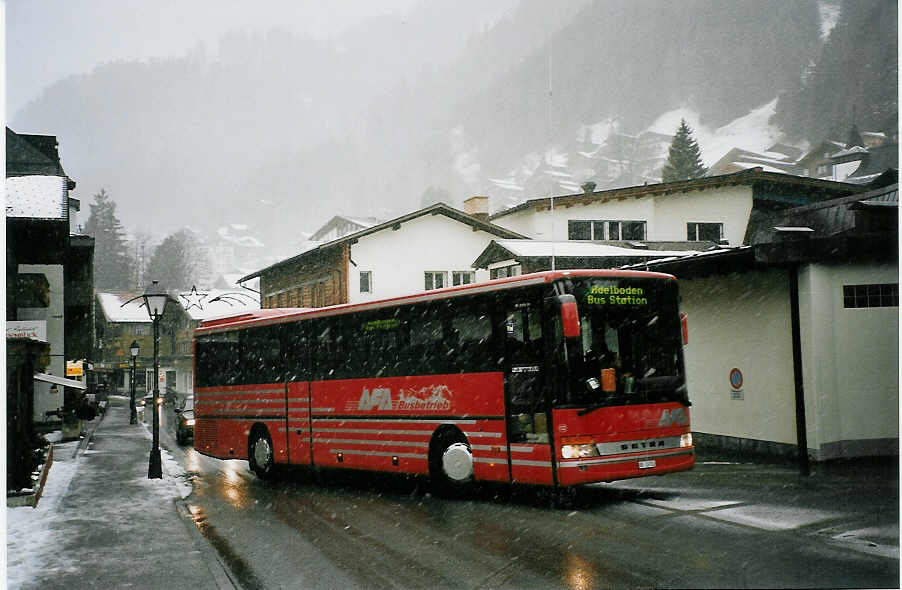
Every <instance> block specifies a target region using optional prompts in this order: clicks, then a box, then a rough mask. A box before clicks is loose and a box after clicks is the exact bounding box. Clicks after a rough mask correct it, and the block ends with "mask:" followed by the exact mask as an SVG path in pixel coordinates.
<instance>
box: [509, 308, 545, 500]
mask: <svg viewBox="0 0 902 590" xmlns="http://www.w3.org/2000/svg"><path fill="white" fill-rule="evenodd" d="M503 333H504V339H505V363H504V367H505V375H504V387H505V401H506V410H507V411H506V415H507V436H508V443H509V447H508V450H509V452H508V456H509V461H510V473H511V480H512V481H514V482H520V483H536V484H553V483H554V479H553V474H552V469H551V467H552V464H551V443H550V437H549V435H548V424H549V420H548V415H547V407H548V404H547V402H546V398H547V389H548V387H549V386H550V379H549V378H548V375H547V373H548V370H547V366H546V361H545V355H544V350H543V339H542V304H541V299H539V298H538V297H534V298H527V297H524V296H522V295H521V296H515V297H514V298H512V299H508V300H507V303H506V305H505V311H504V323H503Z"/></svg>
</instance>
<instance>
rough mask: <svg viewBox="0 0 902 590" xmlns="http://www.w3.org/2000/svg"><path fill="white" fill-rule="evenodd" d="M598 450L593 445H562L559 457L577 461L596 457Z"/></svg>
mask: <svg viewBox="0 0 902 590" xmlns="http://www.w3.org/2000/svg"><path fill="white" fill-rule="evenodd" d="M597 456H598V449H596V448H595V445H564V446H562V447H561V457H563V458H564V459H579V458H582V457H597Z"/></svg>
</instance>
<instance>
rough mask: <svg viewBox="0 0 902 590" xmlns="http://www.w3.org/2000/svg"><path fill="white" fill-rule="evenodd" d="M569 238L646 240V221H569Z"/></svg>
mask: <svg viewBox="0 0 902 590" xmlns="http://www.w3.org/2000/svg"><path fill="white" fill-rule="evenodd" d="M567 239H569V240H644V239H645V222H644V221H617V220H606V219H593V220H581V219H571V220H569V221H568V222H567Z"/></svg>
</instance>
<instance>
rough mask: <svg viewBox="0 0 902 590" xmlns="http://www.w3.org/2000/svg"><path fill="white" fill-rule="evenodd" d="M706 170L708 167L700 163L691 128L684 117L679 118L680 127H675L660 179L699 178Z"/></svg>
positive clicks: (666, 180) (667, 180) (668, 180)
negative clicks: (675, 130)
mask: <svg viewBox="0 0 902 590" xmlns="http://www.w3.org/2000/svg"><path fill="white" fill-rule="evenodd" d="M707 171H708V169H707V168H705V167H704V166H703V165H702V153H701V150H699V149H698V144H697V143H696V142H695V138H693V137H692V129H690V128H689V125H687V124H686V120H685V119H680V128H679V129H677V132H676V135H675V136H674V137H673V142H672V143H671V144H670V152H669V153H668V155H667V163H666V164H664V168H663V169H662V170H661V180H662V181H663V182H674V181H676V180H689V179H692V178H700V177H702V176H704V175H705V172H707Z"/></svg>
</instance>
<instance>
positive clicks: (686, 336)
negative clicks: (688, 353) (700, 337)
mask: <svg viewBox="0 0 902 590" xmlns="http://www.w3.org/2000/svg"><path fill="white" fill-rule="evenodd" d="M680 328H681V329H682V331H683V346H686V345H687V344H689V320H688V319H686V314H685V313H683V312H680Z"/></svg>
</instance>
